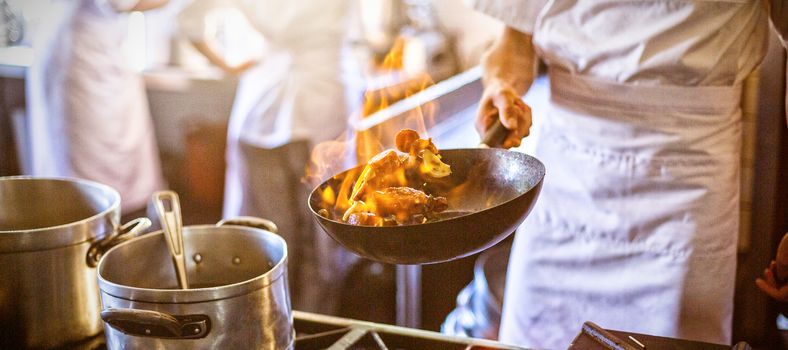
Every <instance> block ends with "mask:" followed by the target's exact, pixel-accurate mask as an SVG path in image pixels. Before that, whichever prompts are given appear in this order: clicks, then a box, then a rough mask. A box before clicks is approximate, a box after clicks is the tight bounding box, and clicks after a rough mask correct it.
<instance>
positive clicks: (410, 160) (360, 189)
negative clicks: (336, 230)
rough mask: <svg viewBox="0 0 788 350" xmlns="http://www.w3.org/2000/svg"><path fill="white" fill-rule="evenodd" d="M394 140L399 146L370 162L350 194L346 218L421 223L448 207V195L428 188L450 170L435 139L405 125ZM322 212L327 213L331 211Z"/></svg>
mask: <svg viewBox="0 0 788 350" xmlns="http://www.w3.org/2000/svg"><path fill="white" fill-rule="evenodd" d="M395 144H396V147H397V149H396V150H394V149H389V150H385V151H383V152H381V153H379V154H377V155H376V156H374V157H372V159H370V160H369V162H367V164H366V166H365V167H364V169H363V170H362V171H361V174H360V175H359V176H358V178H357V179H356V181H355V184H354V185H353V190H352V191H351V193H350V195H349V196H348V200H347V203H348V208H347V210H345V211H344V214H343V215H342V218H341V219H342V221H343V222H346V223H349V224H351V225H361V226H394V225H408V224H421V223H425V222H428V221H430V220H434V219H436V217H437V216H436V215H437V213H440V212H442V211H445V210H446V209H447V208H448V203H447V201H446V198H445V197H439V196H432V195H430V194H429V193H427V192H425V188H426V187H427V184H428V183H430V182H432V181H434V180H436V179H440V178H443V177H446V176H449V175H450V174H451V167H450V166H449V165H448V164H446V163H444V162H443V161H441V156H440V154H439V153H438V149H437V147H435V144H433V143H432V140H431V139H422V138H420V137H419V134H418V133H417V132H416V131H414V130H410V129H403V130H401V131H400V132H398V133H397V135H396V138H395ZM321 215H323V216H327V215H328V211H327V210H324V211H322V212H321Z"/></svg>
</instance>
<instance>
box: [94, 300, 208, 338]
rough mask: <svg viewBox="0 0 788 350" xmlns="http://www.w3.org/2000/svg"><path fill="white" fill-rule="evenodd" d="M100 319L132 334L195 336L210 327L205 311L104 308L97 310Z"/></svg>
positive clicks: (154, 336) (206, 331)
mask: <svg viewBox="0 0 788 350" xmlns="http://www.w3.org/2000/svg"><path fill="white" fill-rule="evenodd" d="M101 319H102V320H104V322H106V323H107V324H108V325H109V326H110V327H112V328H114V329H116V330H118V331H120V332H122V333H123V334H128V335H131V336H136V337H152V338H168V339H199V338H205V337H206V336H207V335H208V332H210V330H211V319H210V318H209V317H208V316H207V315H182V316H181V315H170V314H168V313H164V312H159V311H153V310H139V309H120V308H107V309H104V310H102V311H101Z"/></svg>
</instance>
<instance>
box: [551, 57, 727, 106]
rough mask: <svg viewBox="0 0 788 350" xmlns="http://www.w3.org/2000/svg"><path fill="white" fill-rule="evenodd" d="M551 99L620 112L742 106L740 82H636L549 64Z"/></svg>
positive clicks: (561, 102)
mask: <svg viewBox="0 0 788 350" xmlns="http://www.w3.org/2000/svg"><path fill="white" fill-rule="evenodd" d="M549 76H550V93H551V99H552V100H553V101H555V102H557V103H559V104H562V105H568V106H571V105H578V104H580V105H583V106H600V107H611V108H615V109H616V110H620V111H627V110H631V111H640V112H642V111H649V112H658V113H659V112H671V113H690V114H697V115H708V114H714V115H730V114H731V113H732V112H734V111H736V109H738V108H740V102H741V85H734V86H679V85H636V84H622V83H617V82H611V81H605V80H601V79H598V78H592V77H587V76H582V75H576V74H571V73H569V72H567V71H565V70H562V69H560V68H554V67H550V70H549Z"/></svg>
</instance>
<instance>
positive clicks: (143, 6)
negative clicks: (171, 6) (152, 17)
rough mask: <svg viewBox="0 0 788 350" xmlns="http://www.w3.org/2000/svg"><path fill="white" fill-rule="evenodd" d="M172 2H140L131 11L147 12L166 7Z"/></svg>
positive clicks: (159, 0)
mask: <svg viewBox="0 0 788 350" xmlns="http://www.w3.org/2000/svg"><path fill="white" fill-rule="evenodd" d="M168 2H170V0H140V1H139V2H137V5H134V7H133V8H132V9H131V10H132V11H147V10H152V9H155V8H159V7H162V6H164V5H166V4H167V3H168Z"/></svg>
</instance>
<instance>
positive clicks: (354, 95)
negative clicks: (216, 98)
mask: <svg viewBox="0 0 788 350" xmlns="http://www.w3.org/2000/svg"><path fill="white" fill-rule="evenodd" d="M349 5H350V2H348V1H345V0H328V1H326V0H298V1H279V0H196V1H194V2H193V3H192V5H190V6H189V7H187V8H186V9H184V11H182V12H181V14H180V15H179V24H180V28H181V30H182V31H183V32H184V33H185V34H186V35H188V36H190V37H191V38H192V39H193V40H202V39H205V35H206V34H207V32H206V28H207V23H208V22H207V21H206V18H207V16H208V14H209V13H210V12H211V11H214V10H217V9H221V8H227V7H234V8H236V9H238V10H240V12H241V13H243V14H244V15H245V17H246V18H247V19H248V21H249V23H250V24H251V26H252V27H253V28H254V29H256V30H257V31H259V32H260V33H261V34H262V36H263V37H264V38H265V41H266V49H267V50H266V52H265V56H264V57H263V59H262V61H261V63H260V64H258V65H257V66H255V67H253V68H251V69H250V70H248V71H246V72H245V73H244V74H243V76H242V77H241V80H240V82H239V85H238V88H237V90H236V97H235V102H234V104H233V110H232V113H231V115H230V121H229V130H228V140H227V153H226V155H227V171H226V180H225V193H224V213H223V215H224V217H232V216H237V215H255V216H262V217H265V218H267V219H270V220H273V221H274V222H275V223H276V224H277V225H279V233H280V235H282V236H283V237H284V238H285V240H286V241H287V242H288V260H289V266H290V268H289V271H290V278H291V280H290V283H291V289H292V290H293V293H292V294H293V304H294V307H295V308H298V309H302V310H308V311H316V312H327V313H330V312H333V311H335V306H336V305H335V302H336V301H338V297H337V296H338V294H337V293H338V292H339V289H340V287H341V283H339V282H340V281H341V278H342V274H341V273H340V272H341V271H342V270H343V269H344V267H345V265H346V264H345V263H344V259H345V258H349V255H350V254H346V253H343V252H342V251H339V248H338V247H337V246H336V244H335V243H334V242H333V241H332V240H331V238H330V237H329V236H327V235H326V234H324V233H323V232H320V231H319V229H318V228H316V227H315V225H314V223H313V220H312V218H311V217H309V213H308V207H307V204H306V199H307V196H308V188H307V186H306V185H303V184H302V183H301V180H302V178H303V177H304V175H305V166H306V164H307V161H308V160H309V148H310V146H314V145H315V144H316V143H318V142H322V141H326V140H333V139H337V138H338V137H339V136H340V135H341V134H342V133H343V132H344V131H346V130H347V126H348V123H347V120H348V116H349V113H350V112H351V111H353V110H354V104H356V105H357V104H358V103H360V101H361V97H362V91H361V89H360V84H359V81H360V71H358V70H357V69H354V66H353V65H352V63H353V61H352V60H349V59H348V56H347V55H348V53H349V52H348V50H347V44H348V43H347V35H346V33H347V29H348V28H347V26H348V14H349V11H350V8H349ZM354 102H355V103H354Z"/></svg>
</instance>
